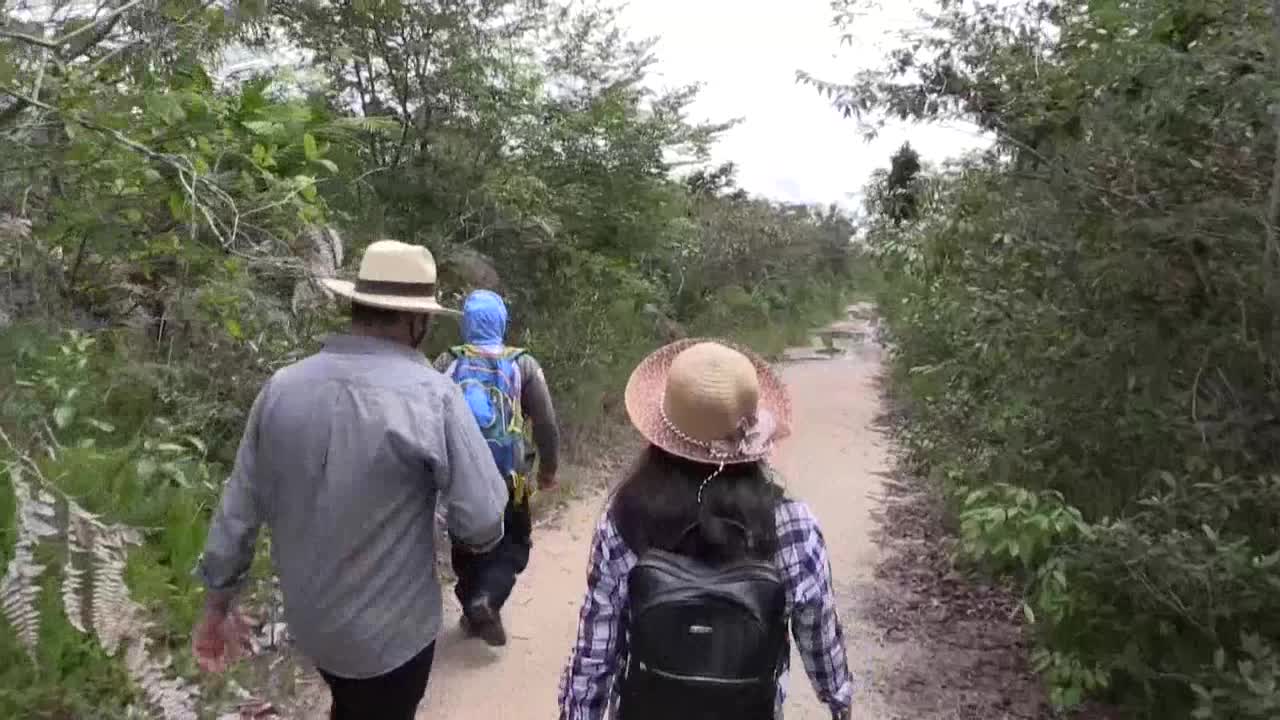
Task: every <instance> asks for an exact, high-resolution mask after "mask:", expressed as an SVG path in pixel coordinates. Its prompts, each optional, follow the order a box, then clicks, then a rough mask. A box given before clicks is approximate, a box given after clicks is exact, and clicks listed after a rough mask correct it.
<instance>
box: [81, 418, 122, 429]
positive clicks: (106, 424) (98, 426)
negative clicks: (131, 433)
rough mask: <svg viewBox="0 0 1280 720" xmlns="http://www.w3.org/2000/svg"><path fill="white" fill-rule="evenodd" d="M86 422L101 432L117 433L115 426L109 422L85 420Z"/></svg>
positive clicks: (95, 419) (93, 419) (94, 419)
mask: <svg viewBox="0 0 1280 720" xmlns="http://www.w3.org/2000/svg"><path fill="white" fill-rule="evenodd" d="M85 422H86V423H88V424H89V425H90V426H92V427H93V428H94V429H95V430H98V431H100V432H104V433H113V432H115V431H116V426H115V425H112V424H111V423H109V422H104V421H102V420H98V419H97V418H85Z"/></svg>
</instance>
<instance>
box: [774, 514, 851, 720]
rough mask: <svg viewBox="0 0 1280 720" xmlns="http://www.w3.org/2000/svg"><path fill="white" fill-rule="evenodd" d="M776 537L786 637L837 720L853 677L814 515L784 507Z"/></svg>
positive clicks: (846, 706)
mask: <svg viewBox="0 0 1280 720" xmlns="http://www.w3.org/2000/svg"><path fill="white" fill-rule="evenodd" d="M778 538H779V540H780V541H781V549H780V550H779V562H778V566H779V567H781V568H782V570H783V576H784V578H785V581H786V584H787V599H788V601H789V604H790V607H791V634H792V636H793V637H794V638H795V642H796V647H797V649H798V650H799V651H800V658H801V659H802V660H803V661H804V669H805V672H806V673H807V674H808V676H809V681H810V682H811V683H812V684H813V689H814V691H815V692H816V693H817V695H818V699H819V700H821V701H822V702H823V704H825V705H826V706H827V707H828V708H830V710H831V715H832V717H841V716H843V714H844V713H845V712H846V711H847V710H848V709H849V707H850V705H851V704H852V702H853V677H852V676H851V675H850V673H849V660H848V657H847V655H846V651H845V643H844V629H843V628H842V627H841V625H840V618H839V616H838V614H837V612H836V598H835V592H834V589H833V586H832V580H831V563H830V560H829V559H828V557H827V544H826V540H824V539H823V537H822V531H821V529H819V528H818V521H817V520H816V519H815V518H814V517H813V513H812V512H811V511H810V510H809V508H808V506H806V505H804V504H803V503H799V502H786V503H784V504H783V505H782V507H781V508H780V509H779V512H778Z"/></svg>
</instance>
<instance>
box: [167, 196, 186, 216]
mask: <svg viewBox="0 0 1280 720" xmlns="http://www.w3.org/2000/svg"><path fill="white" fill-rule="evenodd" d="M169 213H170V214H171V215H173V219H174V220H186V219H187V201H186V198H184V197H183V196H182V195H181V194H180V193H179V192H178V191H177V190H174V191H173V192H171V193H169Z"/></svg>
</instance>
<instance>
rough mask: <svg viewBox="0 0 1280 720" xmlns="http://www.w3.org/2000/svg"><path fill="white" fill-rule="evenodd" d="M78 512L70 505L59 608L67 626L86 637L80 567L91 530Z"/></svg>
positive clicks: (82, 582)
mask: <svg viewBox="0 0 1280 720" xmlns="http://www.w3.org/2000/svg"><path fill="white" fill-rule="evenodd" d="M78 509H79V508H78V507H76V506H75V505H74V503H72V504H71V511H70V512H69V513H68V519H67V561H66V563H65V565H64V566H63V570H62V573H63V574H62V607H63V609H64V610H65V611H66V614H67V622H69V623H70V624H71V627H73V628H75V629H76V630H79V631H80V632H81V633H85V634H88V632H89V629H88V628H89V623H88V620H87V618H86V616H85V611H84V609H85V604H86V603H85V600H86V598H85V592H84V581H85V575H86V573H85V570H84V569H83V564H84V563H85V562H86V561H85V559H84V558H85V555H87V554H88V553H89V547H90V546H91V545H92V544H93V527H92V525H91V524H90V518H87V517H85V515H87V513H77V512H76V510H78Z"/></svg>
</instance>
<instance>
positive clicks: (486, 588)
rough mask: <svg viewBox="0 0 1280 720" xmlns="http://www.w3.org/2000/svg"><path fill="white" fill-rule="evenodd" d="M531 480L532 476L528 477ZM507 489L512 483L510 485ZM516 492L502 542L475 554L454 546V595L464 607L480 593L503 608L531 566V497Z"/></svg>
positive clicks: (494, 604)
mask: <svg viewBox="0 0 1280 720" xmlns="http://www.w3.org/2000/svg"><path fill="white" fill-rule="evenodd" d="M529 481H532V478H530V479H529ZM508 489H509V490H510V489H511V485H510V484H508ZM515 495H516V494H515V493H514V492H512V493H511V499H510V500H508V501H507V511H506V515H505V520H504V525H505V532H504V533H503V536H502V541H501V542H499V543H498V544H497V546H495V547H494V548H493V549H492V550H489V551H488V552H484V553H472V552H468V551H467V550H466V549H464V548H462V547H459V546H458V545H457V544H456V543H455V544H454V545H453V551H452V553H451V556H452V557H451V560H452V561H453V572H454V574H455V575H457V576H458V584H457V585H455V586H454V589H453V591H454V594H455V595H457V596H458V601H459V602H461V603H462V607H463V608H464V609H465V608H466V607H467V604H468V603H469V602H470V601H471V599H472V598H474V597H475V596H476V595H478V594H480V593H484V594H486V595H488V596H489V600H490V602H492V603H493V609H494V610H501V609H502V606H503V605H505V604H506V603H507V598H509V597H511V590H512V588H514V587H515V585H516V576H517V575H519V574H520V573H522V572H524V569H525V568H526V567H528V565H529V551H530V550H531V549H533V517H532V515H531V513H530V511H529V499H528V497H523V498H517V497H516V496H515Z"/></svg>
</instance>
